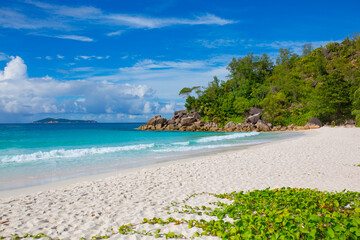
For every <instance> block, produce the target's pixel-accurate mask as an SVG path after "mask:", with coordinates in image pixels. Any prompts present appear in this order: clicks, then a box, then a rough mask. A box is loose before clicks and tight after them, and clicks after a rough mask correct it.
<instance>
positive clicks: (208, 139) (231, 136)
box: [196, 132, 260, 143]
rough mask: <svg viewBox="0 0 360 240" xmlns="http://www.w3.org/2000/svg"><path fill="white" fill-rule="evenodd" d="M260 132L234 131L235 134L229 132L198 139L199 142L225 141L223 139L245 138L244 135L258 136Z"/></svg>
mask: <svg viewBox="0 0 360 240" xmlns="http://www.w3.org/2000/svg"><path fill="white" fill-rule="evenodd" d="M259 134H260V133H258V132H246V133H233V134H227V135H222V136H211V137H204V138H200V139H199V140H197V141H196V142H197V143H207V142H216V141H223V140H231V139H237V138H244V137H250V136H256V135H259Z"/></svg>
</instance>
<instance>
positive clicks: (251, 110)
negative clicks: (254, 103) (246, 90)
mask: <svg viewBox="0 0 360 240" xmlns="http://www.w3.org/2000/svg"><path fill="white" fill-rule="evenodd" d="M258 113H260V114H262V113H263V111H262V110H261V109H260V108H256V107H252V108H251V109H250V110H249V114H250V115H255V114H258Z"/></svg>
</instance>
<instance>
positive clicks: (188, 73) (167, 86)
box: [88, 56, 232, 110]
mask: <svg viewBox="0 0 360 240" xmlns="http://www.w3.org/2000/svg"><path fill="white" fill-rule="evenodd" d="M231 59H232V57H230V56H226V57H217V58H213V59H210V60H206V61H200V60H198V61H194V60H187V61H185V60H179V61H155V60H151V59H145V60H142V61H139V62H137V63H136V64H134V65H133V66H131V67H124V68H119V71H118V72H117V73H114V74H111V75H106V76H94V77H89V78H88V80H92V81H100V80H104V79H106V80H108V81H117V82H121V81H127V82H129V81H131V82H132V83H133V84H141V85H150V86H151V88H152V89H154V90H155V91H156V95H157V96H158V97H159V98H160V99H169V100H174V101H178V100H179V99H181V98H180V97H179V96H178V94H179V91H180V90H181V89H182V88H183V87H191V86H196V85H199V86H207V84H208V82H209V81H212V79H213V77H214V76H218V77H219V78H220V79H225V76H226V75H228V72H227V70H226V66H227V64H228V62H230V61H231ZM159 110H160V109H159Z"/></svg>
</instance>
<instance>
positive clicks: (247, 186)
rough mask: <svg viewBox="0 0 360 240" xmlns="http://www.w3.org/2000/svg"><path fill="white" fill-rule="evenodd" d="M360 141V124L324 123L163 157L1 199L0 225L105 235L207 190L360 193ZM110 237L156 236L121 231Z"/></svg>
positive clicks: (1, 228)
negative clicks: (187, 155)
mask: <svg viewBox="0 0 360 240" xmlns="http://www.w3.org/2000/svg"><path fill="white" fill-rule="evenodd" d="M359 142H360V128H321V129H317V130H311V131H304V135H303V136H300V137H297V138H291V139H285V140H281V141H274V142H271V143H266V144H260V145H256V146H251V147H249V148H245V149H243V150H234V151H225V152H221V153H215V154H213V153H212V154H209V155H206V156H199V157H197V158H191V159H186V160H178V161H171V162H166V163H161V165H157V166H149V167H146V168H141V169H132V170H130V171H126V173H125V172H123V173H121V174H112V176H110V177H107V178H101V179H97V180H93V181H88V182H78V183H76V184H73V185H68V186H65V187H61V188H58V189H52V190H49V191H43V192H40V193H36V194H30V195H26V196H25V195H22V196H17V197H13V198H11V199H7V200H5V199H0V216H3V217H2V219H1V221H2V222H5V224H0V236H10V234H13V233H17V234H19V235H21V234H25V233H31V234H37V233H40V232H42V233H45V234H47V235H48V236H50V237H53V238H57V237H58V238H60V239H79V238H81V237H84V238H86V239H88V238H91V237H92V236H94V235H98V234H101V235H105V234H107V233H108V230H110V229H111V228H114V229H117V228H118V227H119V226H121V225H123V224H128V223H139V222H142V220H143V218H153V217H160V218H163V219H167V218H168V217H169V215H168V214H167V210H166V207H167V206H169V205H171V203H172V202H180V201H182V200H183V199H185V198H186V197H187V196H189V195H192V194H195V193H202V192H208V193H229V192H233V191H251V190H255V189H259V190H260V189H265V188H268V187H269V188H281V187H295V188H312V189H314V188H316V189H318V190H321V191H324V190H325V191H342V190H344V189H346V190H348V191H357V192H360V185H359V184H358V183H359V182H360V167H358V166H357V165H358V164H360V159H359V157H358V156H360V147H359V144H358V143H359ZM212 200H214V199H213V198H210V197H209V196H205V195H199V196H197V197H195V198H193V199H192V200H191V204H194V205H195V206H201V205H203V204H204V203H205V204H206V203H207V202H208V201H212ZM189 204H190V203H189ZM171 216H173V215H171ZM174 217H175V218H177V219H181V218H182V217H184V215H182V214H181V213H174ZM173 227H174V226H169V228H170V230H171V231H173V230H175V228H173ZM152 228H153V227H152ZM167 230H169V229H167ZM177 230H178V229H177ZM194 230H195V229H194ZM187 231H189V230H188V228H187V226H180V233H186V232H187ZM130 237H131V238H130ZM139 237H140V238H139ZM111 239H153V237H143V236H135V235H133V236H127V235H116V236H114V237H112V238H111Z"/></svg>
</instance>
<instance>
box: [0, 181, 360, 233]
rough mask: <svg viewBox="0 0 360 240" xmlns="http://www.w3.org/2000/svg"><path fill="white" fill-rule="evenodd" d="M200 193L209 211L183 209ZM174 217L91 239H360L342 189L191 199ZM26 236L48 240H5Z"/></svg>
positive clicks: (356, 217) (351, 203)
mask: <svg viewBox="0 0 360 240" xmlns="http://www.w3.org/2000/svg"><path fill="white" fill-rule="evenodd" d="M204 194H205V195H208V196H214V197H216V198H217V199H218V201H215V202H211V203H210V205H209V204H208V205H207V206H205V205H203V206H189V205H187V204H186V203H187V201H189V200H190V199H191V198H193V197H196V196H197V195H204ZM225 200H226V201H225ZM173 213H181V214H183V216H187V218H186V219H184V218H182V219H175V218H173V217H169V218H167V219H161V218H156V217H154V218H152V219H146V218H145V219H144V220H143V222H141V223H137V224H127V225H122V226H120V227H119V228H118V229H116V230H115V229H111V230H110V231H109V234H107V235H103V236H101V235H96V236H93V237H92V239H107V238H109V237H111V236H114V235H116V234H121V235H130V234H139V235H143V236H153V237H154V238H160V237H161V238H166V239H168V238H178V239H192V238H197V237H203V236H216V237H219V238H221V239H230V240H236V239H360V193H359V192H350V191H345V190H344V191H342V192H335V193H333V192H322V191H317V190H313V189H297V188H281V189H264V190H254V191H251V192H243V191H241V192H232V193H229V194H212V193H201V194H193V195H191V196H188V198H186V199H184V200H183V201H182V202H179V203H178V202H174V203H172V205H171V206H169V207H168V214H170V215H171V214H173ZM199 215H200V216H210V217H211V219H212V220H204V219H200V220H196V219H195V216H199ZM189 216H190V218H189ZM146 224H149V225H154V226H156V228H155V230H151V231H146V230H142V231H141V230H138V229H139V228H138V227H139V226H140V225H146ZM170 224H172V225H175V226H179V225H182V224H185V225H187V226H188V228H191V229H192V228H195V229H196V232H195V234H193V235H191V236H184V235H183V234H181V233H175V232H165V231H163V228H162V226H165V225H170ZM153 229H154V228H153ZM184 234H185V233H184ZM26 237H33V238H48V239H52V238H50V237H48V236H46V235H45V234H37V235H30V234H25V235H24V236H19V235H17V234H13V235H12V236H10V237H9V238H10V239H11V238H12V239H23V238H26ZM0 239H1V237H0ZM54 239H57V238H54ZM82 239H84V238H82Z"/></svg>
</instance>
